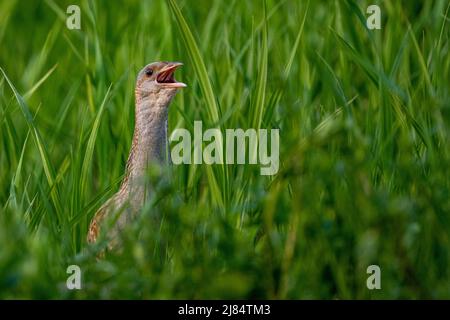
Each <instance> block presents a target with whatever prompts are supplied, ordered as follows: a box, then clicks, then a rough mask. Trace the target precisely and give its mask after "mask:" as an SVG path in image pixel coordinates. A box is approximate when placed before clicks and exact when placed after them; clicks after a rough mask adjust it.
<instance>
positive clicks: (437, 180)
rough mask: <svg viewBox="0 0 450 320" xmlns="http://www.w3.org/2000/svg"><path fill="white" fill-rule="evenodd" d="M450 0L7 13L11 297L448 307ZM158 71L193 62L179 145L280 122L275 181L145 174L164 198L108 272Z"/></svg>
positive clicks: (0, 25)
mask: <svg viewBox="0 0 450 320" xmlns="http://www.w3.org/2000/svg"><path fill="white" fill-rule="evenodd" d="M70 4H78V5H79V6H80V8H81V30H69V29H67V28H66V17H67V16H68V15H67V14H66V8H67V6H68V5H70ZM370 4H378V5H379V6H380V8H381V17H382V21H381V22H382V29H381V30H368V29H367V28H366V18H367V17H368V14H366V8H367V6H368V5H370ZM449 4H450V2H449V1H445V0H436V1H374V2H372V1H337V0H336V1H311V2H310V3H309V2H308V1H289V0H284V1H283V0H282V1H272V0H267V1H266V2H263V1H239V0H234V1H233V0H232V1H186V0H185V1H180V0H169V1H126V2H125V1H124V2H119V1H108V2H107V1H80V2H79V3H78V2H77V1H54V0H47V1H10V0H2V1H1V2H0V48H1V49H0V67H1V68H2V70H3V72H2V74H1V75H0V298H14V299H15V298H44V299H47V298H124V299H128V298H145V299H149V298H157V299H159V298H165V299H167V298H271V299H305V298H319V299H373V298H377V299H396V298H407V299H416V298H440V299H442V298H447V299H448V298H450V279H449V275H450V271H449V270H450V268H449V264H450V242H449V233H450V170H449V169H450V143H449V138H450V96H449V74H450V59H449V46H450V42H449V21H448V20H449ZM157 60H175V61H182V62H184V64H185V66H184V67H183V68H181V69H180V70H179V71H177V79H178V80H180V81H183V82H186V83H187V84H188V88H186V89H184V90H182V91H181V92H179V93H178V94H177V96H176V97H175V99H174V101H173V103H172V105H171V107H170V111H169V130H170V131H172V130H173V129H175V128H187V129H189V130H192V126H193V122H194V120H203V123H204V128H208V127H218V128H221V129H222V130H224V129H225V128H244V129H246V128H267V129H270V128H279V129H280V170H279V172H278V174H277V175H275V176H273V177H267V176H260V174H259V173H260V171H259V169H260V168H259V166H257V165H223V166H222V165H214V166H208V165H182V166H174V167H172V168H171V169H167V170H168V171H167V172H164V175H165V176H168V177H169V178H168V179H167V178H161V176H159V175H158V174H157V173H154V172H153V173H152V172H149V175H148V177H147V178H148V179H151V180H153V181H154V182H155V183H156V184H157V185H158V187H157V193H156V194H155V201H153V202H152V203H149V204H148V205H147V206H146V207H145V208H144V209H143V210H142V211H143V212H142V214H141V215H140V217H139V218H138V219H137V221H135V222H134V223H133V224H132V225H131V226H130V227H129V228H128V229H127V230H126V231H125V232H124V234H123V236H124V244H123V248H122V250H121V252H116V253H109V254H107V255H106V257H105V258H104V259H101V260H97V259H96V258H95V257H96V255H97V254H98V253H99V252H100V250H102V246H101V244H100V245H98V246H93V247H89V246H87V245H86V243H85V237H86V232H87V226H88V223H89V221H90V219H91V218H92V216H93V214H94V213H95V211H96V210H97V209H98V208H99V206H100V205H101V204H102V203H103V202H104V201H105V200H106V199H107V198H108V197H109V196H111V195H112V194H113V193H114V192H115V191H116V190H117V188H118V184H119V182H120V179H121V177H122V175H123V170H124V166H125V162H126V159H127V156H128V152H129V148H130V144H131V137H132V133H133V126H134V82H135V77H136V74H137V72H138V71H139V70H140V69H141V68H142V67H143V66H144V65H145V64H147V63H149V62H153V61H157ZM71 264H77V265H79V266H80V267H81V269H82V290H75V291H69V290H68V289H67V288H66V279H67V277H68V274H66V268H67V266H69V265H71ZM372 264H376V265H379V266H380V268H381V290H368V289H367V287H366V279H367V277H368V274H367V273H366V268H367V267H368V266H369V265H372Z"/></svg>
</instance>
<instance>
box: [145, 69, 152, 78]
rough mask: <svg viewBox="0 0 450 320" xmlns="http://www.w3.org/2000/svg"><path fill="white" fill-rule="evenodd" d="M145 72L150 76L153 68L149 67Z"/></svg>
mask: <svg viewBox="0 0 450 320" xmlns="http://www.w3.org/2000/svg"><path fill="white" fill-rule="evenodd" d="M145 74H146V75H147V76H149V77H150V76H151V75H152V74H153V70H152V69H147V70H146V71H145Z"/></svg>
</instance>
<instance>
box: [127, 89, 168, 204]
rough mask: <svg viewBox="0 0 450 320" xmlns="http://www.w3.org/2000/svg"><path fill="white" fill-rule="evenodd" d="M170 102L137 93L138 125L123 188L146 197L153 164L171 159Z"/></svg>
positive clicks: (136, 116)
mask: <svg viewBox="0 0 450 320" xmlns="http://www.w3.org/2000/svg"><path fill="white" fill-rule="evenodd" d="M167 104H168V103H166V104H163V103H160V102H159V101H158V99H155V98H154V97H153V96H141V95H138V94H136V112H135V128H134V134H133V142H132V145H131V151H130V155H129V157H128V161H127V167H126V172H125V177H124V180H123V182H122V186H121V191H122V192H123V191H126V192H128V193H133V197H134V196H136V197H137V198H138V199H139V200H143V197H145V192H146V190H149V189H150V186H149V185H148V183H147V182H146V181H148V179H145V175H146V174H147V169H148V167H149V165H150V164H152V163H154V164H164V163H165V162H167V160H166V159H167V156H166V155H167V152H168V150H167V146H168V140H167V118H168V112H167V111H168V107H167Z"/></svg>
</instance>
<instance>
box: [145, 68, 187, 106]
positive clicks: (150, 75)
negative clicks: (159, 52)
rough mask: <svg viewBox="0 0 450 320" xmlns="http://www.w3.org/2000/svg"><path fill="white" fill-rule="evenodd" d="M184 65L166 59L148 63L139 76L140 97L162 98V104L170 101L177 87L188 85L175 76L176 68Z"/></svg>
mask: <svg viewBox="0 0 450 320" xmlns="http://www.w3.org/2000/svg"><path fill="white" fill-rule="evenodd" d="M182 65H183V64H182V63H181V62H166V61H163V62H153V63H150V64H148V65H146V66H145V67H144V68H143V69H142V70H141V71H140V72H139V74H138V76H137V81H136V94H137V96H138V98H139V99H142V98H146V97H150V98H153V99H158V100H160V102H161V103H162V104H165V103H168V102H169V101H170V99H171V98H172V97H173V96H174V95H175V93H176V92H177V89H179V88H184V87H186V84H185V83H183V82H178V81H176V80H175V78H174V76H173V74H174V72H175V70H176V69H177V68H178V67H180V66H182ZM166 100H167V101H166Z"/></svg>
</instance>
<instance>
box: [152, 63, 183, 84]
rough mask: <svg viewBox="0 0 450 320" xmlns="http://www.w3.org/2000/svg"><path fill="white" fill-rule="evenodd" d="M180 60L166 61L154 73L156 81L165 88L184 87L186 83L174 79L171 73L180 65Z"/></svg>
mask: <svg viewBox="0 0 450 320" xmlns="http://www.w3.org/2000/svg"><path fill="white" fill-rule="evenodd" d="M182 65H183V64H182V63H181V62H168V63H167V65H166V66H165V67H164V68H162V69H161V70H160V71H159V72H158V74H157V75H156V83H157V84H159V85H161V86H163V87H165V88H185V87H187V85H186V84H185V83H183V82H178V81H177V80H175V78H174V76H173V73H174V72H175V70H176V69H177V68H178V67H180V66H182Z"/></svg>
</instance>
